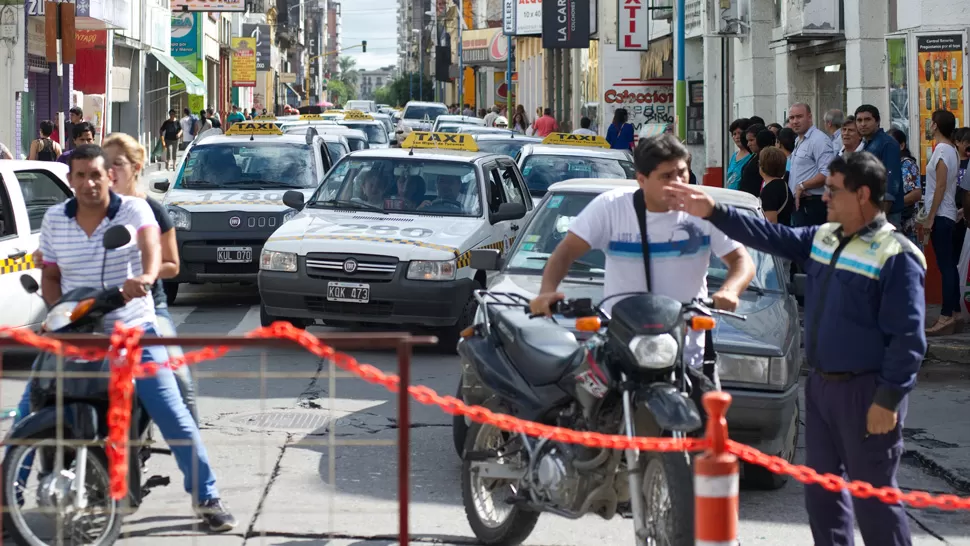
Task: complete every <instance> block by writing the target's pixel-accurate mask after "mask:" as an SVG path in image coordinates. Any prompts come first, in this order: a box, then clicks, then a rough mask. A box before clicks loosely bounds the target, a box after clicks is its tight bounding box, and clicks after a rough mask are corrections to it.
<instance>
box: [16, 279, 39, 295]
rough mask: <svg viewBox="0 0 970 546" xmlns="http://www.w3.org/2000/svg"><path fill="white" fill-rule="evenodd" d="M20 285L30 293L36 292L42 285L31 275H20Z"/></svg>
mask: <svg viewBox="0 0 970 546" xmlns="http://www.w3.org/2000/svg"><path fill="white" fill-rule="evenodd" d="M20 286H22V287H24V291H25V292H27V293H28V294H36V293H37V291H38V290H40V285H39V284H37V281H35V280H34V278H33V277H31V276H30V275H21V276H20Z"/></svg>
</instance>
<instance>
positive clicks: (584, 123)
mask: <svg viewBox="0 0 970 546" xmlns="http://www.w3.org/2000/svg"><path fill="white" fill-rule="evenodd" d="M592 124H593V122H592V121H591V120H590V119H589V118H588V117H586V116H583V118H582V119H580V120H579V129H576V130H575V131H573V134H574V135H590V136H596V131H594V130H592V129H590V128H589V126H590V125H592Z"/></svg>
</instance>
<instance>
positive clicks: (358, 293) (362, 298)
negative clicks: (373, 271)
mask: <svg viewBox="0 0 970 546" xmlns="http://www.w3.org/2000/svg"><path fill="white" fill-rule="evenodd" d="M327 301H343V302H349V303H367V302H369V301H370V285H369V284H360V283H355V282H331V283H327Z"/></svg>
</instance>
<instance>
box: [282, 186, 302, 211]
mask: <svg viewBox="0 0 970 546" xmlns="http://www.w3.org/2000/svg"><path fill="white" fill-rule="evenodd" d="M283 204H284V205H286V206H288V207H290V208H291V209H295V210H303V205H305V204H306V201H305V199H304V197H303V194H302V193H300V192H298V191H294V190H290V191H288V192H286V193H284V194H283Z"/></svg>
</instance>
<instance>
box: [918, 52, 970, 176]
mask: <svg viewBox="0 0 970 546" xmlns="http://www.w3.org/2000/svg"><path fill="white" fill-rule="evenodd" d="M963 45H964V35H963V34H962V33H960V34H923V35H917V36H916V68H917V74H916V77H917V81H919V94H918V95H917V96H916V103H917V104H918V105H919V107H918V108H917V111H918V112H919V129H920V150H921V155H922V156H923V161H921V162H920V165H921V167H920V169H921V171H922V173H923V174H926V172H925V171H926V162H927V160H928V159H929V157H930V156H932V155H933V146H934V141H933V130H932V126H933V119H932V118H933V112H935V111H937V110H947V111H950V112H953V114H954V116H955V117H956V122H957V123H956V126H957V127H962V125H960V124H961V123H962V122H965V121H966V119H961V118H963V116H964V112H965V110H964V100H965V98H964V91H965V88H964V85H965V83H966V81H965V79H966V66H965V65H964V62H963V61H964V57H963Z"/></svg>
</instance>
